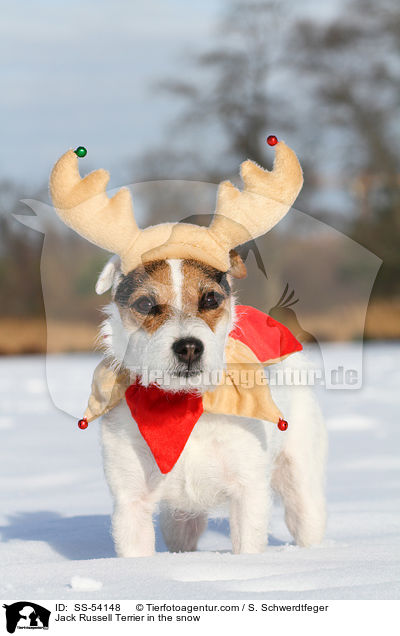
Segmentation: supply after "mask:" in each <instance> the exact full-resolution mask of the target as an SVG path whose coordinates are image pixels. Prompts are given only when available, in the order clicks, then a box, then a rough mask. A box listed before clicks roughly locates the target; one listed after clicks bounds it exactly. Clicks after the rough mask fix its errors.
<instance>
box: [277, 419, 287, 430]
mask: <svg viewBox="0 0 400 636" xmlns="http://www.w3.org/2000/svg"><path fill="white" fill-rule="evenodd" d="M288 426H289V424H288V423H287V421H286V420H283V419H282V418H281V417H280V418H279V422H278V428H279V430H280V431H287V427H288Z"/></svg>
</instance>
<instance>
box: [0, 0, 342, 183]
mask: <svg viewBox="0 0 400 636" xmlns="http://www.w3.org/2000/svg"><path fill="white" fill-rule="evenodd" d="M338 1H339V0H328V2H326V3H325V4H324V5H323V6H324V9H322V8H321V5H320V3H318V2H317V0H305V1H304V2H303V3H302V4H301V7H299V5H298V4H296V2H294V0H292V2H291V6H292V7H293V9H294V10H296V11H301V13H302V14H304V13H305V11H306V10H308V11H309V10H310V7H311V8H314V9H317V13H318V12H319V13H321V12H322V13H325V12H326V11H327V10H328V9H329V7H332V6H335V5H336V6H337V2H338ZM223 5H224V0H201V1H200V0H192V1H191V2H188V1H185V0H146V1H145V2H143V1H140V2H138V1H136V0H112V1H111V0H109V1H108V2H107V1H104V0H81V1H78V0H68V1H65V0H35V1H34V2H32V0H18V2H11V0H0V11H1V16H2V17H1V22H0V60H1V66H0V69H1V70H0V82H1V84H0V114H1V124H2V125H1V126H0V143H1V152H0V179H2V178H12V179H14V180H16V181H18V182H20V183H24V184H26V185H28V186H29V187H32V188H33V187H37V186H39V185H42V184H44V183H46V181H47V178H48V174H49V171H50V169H51V166H52V164H53V163H54V161H55V159H56V158H58V156H59V155H61V154H62V153H63V152H64V151H65V150H66V149H67V148H69V147H75V146H77V145H85V146H87V148H88V149H89V155H88V158H87V160H86V161H87V164H86V165H87V167H88V168H94V167H98V166H104V167H107V168H108V169H110V170H111V174H112V180H111V185H113V177H114V178H115V185H119V184H120V183H121V182H124V180H126V179H128V180H129V176H130V174H129V168H128V167H129V165H130V162H131V160H132V157H133V156H135V155H136V154H138V153H139V152H141V151H143V150H145V149H146V148H147V147H149V146H153V145H154V144H155V143H156V142H157V140H158V139H159V138H160V137H162V136H163V130H164V129H165V127H166V126H167V124H168V121H170V120H171V119H172V117H173V114H174V109H175V108H176V102H175V101H174V100H173V99H171V98H170V97H168V96H163V95H160V93H157V92H155V91H154V90H152V89H151V86H152V84H153V82H154V81H155V80H159V79H162V78H165V77H171V76H174V75H175V76H176V77H177V78H178V79H181V80H182V79H185V78H186V76H187V74H188V73H191V72H192V69H191V67H190V65H189V64H188V63H187V57H188V52H190V53H192V52H194V51H196V50H203V49H204V48H207V46H209V45H210V44H212V40H213V39H215V37H216V36H215V25H216V20H217V18H218V16H219V14H220V11H221V7H222V6H223ZM92 158H93V159H92Z"/></svg>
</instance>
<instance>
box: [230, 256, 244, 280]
mask: <svg viewBox="0 0 400 636" xmlns="http://www.w3.org/2000/svg"><path fill="white" fill-rule="evenodd" d="M229 259H230V262H231V268H230V270H229V273H230V274H231V276H233V278H246V276H247V269H246V265H245V264H244V263H243V261H242V257H241V256H240V254H238V252H237V251H236V250H230V252H229Z"/></svg>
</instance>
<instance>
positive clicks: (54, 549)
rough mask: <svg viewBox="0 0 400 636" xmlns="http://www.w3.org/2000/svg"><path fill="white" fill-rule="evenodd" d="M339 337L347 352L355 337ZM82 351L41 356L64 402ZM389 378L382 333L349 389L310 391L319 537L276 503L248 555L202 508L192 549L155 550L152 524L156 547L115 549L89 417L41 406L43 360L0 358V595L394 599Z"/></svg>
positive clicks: (397, 472)
mask: <svg viewBox="0 0 400 636" xmlns="http://www.w3.org/2000/svg"><path fill="white" fill-rule="evenodd" d="M339 346H340V347H341V350H342V352H343V356H344V357H345V358H346V360H350V361H351V358H352V352H353V351H354V352H355V351H356V349H357V345H352V344H349V345H345V346H344V345H339ZM330 350H331V351H332V356H336V357H337V355H338V351H337V349H335V347H334V346H332V347H330ZM357 350H358V349H357ZM96 361H97V357H96V356H94V355H76V354H73V355H65V356H53V357H50V358H49V367H48V370H49V369H51V373H52V379H53V384H56V385H57V386H58V391H59V393H60V394H62V395H63V399H64V404H65V405H68V409H69V410H70V412H71V413H76V414H79V413H80V412H81V410H82V408H83V407H84V404H85V400H86V398H87V394H88V387H89V381H90V375H91V372H92V370H93V368H94V366H95V364H96ZM399 386H400V344H399V343H391V344H385V343H383V344H368V345H366V346H365V349H364V377H363V386H362V388H361V389H358V390H330V391H326V390H325V389H323V388H319V390H318V394H319V397H320V400H321V404H322V407H323V411H324V413H325V416H326V421H327V425H328V429H329V432H330V454H329V465H328V475H327V492H328V505H329V521H328V529H327V534H326V539H325V540H324V542H323V544H322V545H321V546H318V547H314V548H311V549H303V548H298V547H296V546H295V545H293V544H292V541H291V538H290V535H289V533H288V531H287V529H286V527H285V525H284V521H283V515H282V510H281V508H280V506H279V505H278V504H277V505H276V506H275V508H274V513H273V517H272V522H271V527H270V538H269V547H268V549H267V551H266V552H265V553H264V554H262V555H240V556H234V555H232V554H231V553H230V548H231V543H230V539H229V526H228V522H227V520H226V519H217V518H212V519H210V522H209V527H208V530H207V532H206V533H205V534H204V536H203V537H202V539H201V542H200V549H199V551H198V552H197V553H191V554H169V553H167V552H166V551H165V546H164V543H163V541H162V538H161V536H160V532H159V530H158V527H157V550H158V553H157V554H156V556H154V557H152V558H143V559H117V558H115V555H114V550H113V544H112V540H111V535H110V511H111V505H112V504H111V498H110V495H109V493H108V490H107V486H106V483H105V480H104V477H103V473H102V463H101V453H100V445H99V439H98V425H97V424H96V423H93V424H92V425H91V426H90V427H89V429H87V430H86V431H84V432H82V431H80V430H79V429H78V428H77V426H76V422H75V420H74V419H73V418H72V417H71V416H70V415H68V414H66V413H63V412H62V411H60V410H59V409H57V408H56V407H55V406H54V404H53V403H52V402H51V399H50V397H49V393H48V390H47V383H46V370H45V358H44V357H41V356H32V357H19V358H2V359H0V405H1V407H0V408H1V413H0V440H1V442H0V466H1V476H0V505H1V507H0V510H1V514H0V526H1V527H0V533H1V542H0V562H1V564H2V569H1V577H0V597H2V598H5V599H15V598H29V599H32V600H33V599H69V598H73V599H75V598H77V597H79V598H81V599H129V598H134V599H136V598H137V599H196V598H199V599H237V598H254V599H256V598H263V599H266V598H267V599H281V598H285V599H300V600H301V599H397V598H399V595H400V594H399V593H400V583H399V571H400V568H399V566H400V563H399V561H400V559H399V556H400V550H399V543H400V540H399V530H400V519H399V516H400V515H399V492H400V457H399V441H400V430H399V424H398V417H397V414H398V410H399V406H400V391H399Z"/></svg>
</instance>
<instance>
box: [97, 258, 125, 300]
mask: <svg viewBox="0 0 400 636" xmlns="http://www.w3.org/2000/svg"><path fill="white" fill-rule="evenodd" d="M120 271H121V259H120V257H119V256H117V255H115V256H112V257H111V258H110V260H109V261H107V263H106V264H105V265H104V267H103V269H102V271H101V273H100V276H99V277H98V279H97V283H96V294H104V292H106V291H108V290H109V289H110V288H111V287H112V286H113V283H114V280H115V277H116V275H117V274H118V272H120Z"/></svg>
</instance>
